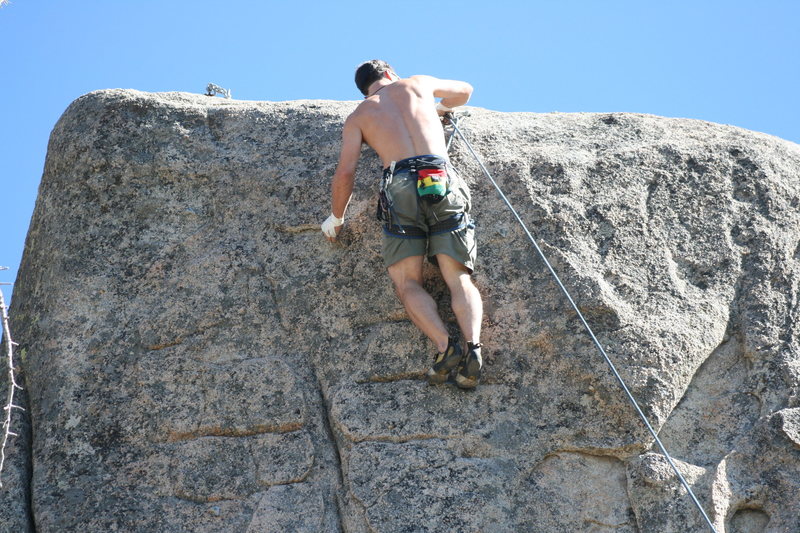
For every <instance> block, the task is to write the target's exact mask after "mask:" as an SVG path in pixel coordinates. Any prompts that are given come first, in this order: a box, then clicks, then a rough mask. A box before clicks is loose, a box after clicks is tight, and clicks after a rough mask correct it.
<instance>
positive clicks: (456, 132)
mask: <svg viewBox="0 0 800 533" xmlns="http://www.w3.org/2000/svg"><path fill="white" fill-rule="evenodd" d="M445 117H446V118H447V120H448V121H449V123H450V124H451V125H452V126H453V133H452V134H451V135H450V139H449V140H448V142H447V147H448V151H449V147H450V143H451V142H452V140H453V137H455V136H456V135H458V136H459V137H460V138H461V140H462V141H463V142H464V145H465V146H466V147H467V150H469V152H470V153H471V154H472V156H473V157H474V158H475V161H477V163H478V165H479V166H480V167H481V170H483V173H484V174H485V175H486V177H487V178H489V181H491V182H492V185H494V188H495V189H497V192H498V193H499V194H500V197H501V198H502V199H503V201H504V202H505V203H506V205H507V206H508V208H509V209H510V210H511V212H512V213H513V214H514V217H516V219H517V222H519V224H520V226H522V229H523V230H524V231H525V234H526V235H527V236H528V239H530V241H531V244H532V245H533V247H534V248H535V249H536V252H538V254H539V257H540V258H541V259H542V261H543V262H544V264H545V266H546V267H547V269H548V270H549V271H550V274H551V275H552V276H553V278H554V279H555V281H556V283H557V284H558V286H559V288H561V291H562V292H563V293H564V296H566V297H567V300H569V303H570V304H571V305H572V308H573V309H574V310H575V313H577V315H578V318H580V321H581V323H583V326H584V328H585V329H586V332H587V333H588V334H589V336H590V337H591V338H592V341H593V342H594V344H595V346H596V347H597V349H598V351H599V352H600V353H601V354H602V356H603V358H604V359H605V361H606V363H608V366H609V368H611V372H612V373H613V374H614V377H616V378H617V381H618V382H619V384H620V386H621V387H622V390H623V391H625V394H626V395H627V397H628V399H629V400H630V402H631V403H632V404H633V407H634V408H635V409H636V412H637V413H638V414H639V417H640V418H641V419H642V421H643V422H644V425H645V426H647V430H648V431H649V432H650V435H652V437H653V438H654V439H655V442H656V444H657V445H658V447H659V449H660V450H661V453H663V454H664V457H665V458H666V460H667V462H668V463H669V465H670V466H671V467H672V470H673V471H674V472H675V474H676V475H677V476H678V479H679V480H680V482H681V484H682V485H683V487H684V488H685V489H686V491H687V492H688V493H689V496H690V497H691V499H692V501H693V502H694V504H695V506H697V509H698V510H699V511H700V514H701V515H703V518H704V519H705V522H706V524H708V527H709V528H710V529H711V531H713V532H714V533H717V530H716V529H715V528H714V524H712V523H711V519H709V517H708V515H707V514H706V512H705V510H704V509H703V506H702V505H701V504H700V501H699V500H698V499H697V497H696V496H695V494H694V492H693V491H692V489H691V487H690V486H689V483H687V481H686V479H685V478H684V477H683V475H682V474H681V472H680V470H678V467H677V466H676V465H675V462H674V461H673V460H672V456H670V454H669V453H668V452H667V449H666V448H665V447H664V444H663V443H662V442H661V439H659V438H658V435H657V434H656V432H655V430H654V429H653V426H652V425H650V421H649V420H648V419H647V416H645V414H644V412H642V409H641V408H640V407H639V404H638V402H637V401H636V399H635V398H634V397H633V394H631V391H630V389H628V386H627V385H626V384H625V381H624V380H623V379H622V376H620V374H619V372H617V369H616V367H615V366H614V363H613V362H612V361H611V358H610V357H609V356H608V354H607V353H606V351H605V349H603V346H602V345H601V344H600V341H598V340H597V337H596V336H595V334H594V332H593V331H592V328H591V327H590V326H589V323H588V322H586V319H585V318H584V316H583V313H581V311H580V309H578V306H577V305H576V304H575V301H574V300H573V299H572V296H570V294H569V291H567V289H566V287H565V286H564V284H563V283H562V282H561V279H560V278H559V277H558V274H556V271H555V270H554V269H553V267H552V266H551V265H550V262H549V261H548V260H547V257H545V255H544V252H542V249H541V248H540V247H539V245H538V244H537V242H536V239H534V238H533V235H531V232H530V231H528V227H527V226H526V225H525V223H524V222H523V221H522V219H521V218H520V216H519V214H517V211H516V210H515V209H514V207H513V206H512V205H511V202H509V200H508V198H507V197H506V195H505V194H504V193H503V191H502V189H501V188H500V186H499V185H498V184H497V182H496V181H495V180H494V178H492V175H491V174H489V171H488V170H487V169H486V166H485V165H484V164H483V162H482V161H481V159H480V158H479V157H478V155H477V154H476V153H475V150H473V149H472V145H470V143H469V141H467V139H466V137H464V134H463V133H462V132H461V129H460V128H459V127H458V119H457V118H456V117H455V116H453V114H452V113H447V114H446V115H445Z"/></svg>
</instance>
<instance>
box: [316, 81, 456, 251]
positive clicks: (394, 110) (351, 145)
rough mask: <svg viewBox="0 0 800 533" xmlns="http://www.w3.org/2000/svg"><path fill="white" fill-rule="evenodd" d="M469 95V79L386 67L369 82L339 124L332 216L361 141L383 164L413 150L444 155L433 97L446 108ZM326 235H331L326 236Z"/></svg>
mask: <svg viewBox="0 0 800 533" xmlns="http://www.w3.org/2000/svg"><path fill="white" fill-rule="evenodd" d="M471 94H472V86H471V85H470V84H469V83H466V82H463V81H456V80H441V79H439V78H434V77H433V76H411V77H410V78H405V79H401V78H400V77H399V76H397V75H396V74H394V72H387V73H385V75H384V77H382V78H381V79H379V80H378V81H375V82H374V83H372V84H371V85H370V86H369V90H368V92H367V95H366V100H364V102H362V103H361V104H359V106H358V107H357V108H356V110H355V111H353V113H351V114H350V116H349V117H347V120H345V123H344V128H343V129H342V149H341V152H340V154H339V164H338V165H337V166H336V173H335V174H334V176H333V183H332V186H331V188H332V192H333V194H332V196H333V198H332V204H333V205H332V207H333V209H332V212H333V215H334V216H335V217H338V218H343V217H344V212H345V210H346V209H347V204H348V203H349V202H350V196H351V194H352V192H353V178H354V176H355V173H356V166H357V165H358V160H359V158H360V157H361V145H362V143H364V142H366V143H367V144H368V145H369V146H370V147H371V148H372V149H373V150H375V151H376V152H377V153H378V156H379V157H380V158H381V161H382V162H383V166H384V167H386V166H389V164H390V163H391V162H392V161H400V160H402V159H406V158H408V157H414V156H417V155H427V154H435V155H439V156H442V157H446V156H447V154H446V145H445V141H444V134H443V132H442V125H441V123H440V122H439V116H438V113H437V111H436V101H435V100H434V99H435V98H441V99H442V100H441V104H442V105H444V106H446V107H456V106H460V105H464V104H465V103H467V101H468V100H469V97H470V95H471ZM338 228H339V227H338V226H337V228H336V231H337V232H338ZM328 238H329V239H331V240H334V239H335V237H331V236H330V235H328Z"/></svg>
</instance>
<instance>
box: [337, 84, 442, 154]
mask: <svg viewBox="0 0 800 533" xmlns="http://www.w3.org/2000/svg"><path fill="white" fill-rule="evenodd" d="M435 81H436V80H434V79H432V78H429V77H427V76H413V77H411V78H408V79H404V80H398V81H396V82H394V83H391V84H389V85H385V86H382V87H381V88H380V89H379V90H378V91H377V93H375V94H374V95H372V96H370V97H368V98H367V99H366V100H365V101H364V102H363V103H361V105H359V106H358V108H357V109H356V110H355V112H353V114H352V116H351V120H353V121H354V122H355V124H356V125H357V126H358V128H359V129H360V130H361V133H362V136H363V139H364V141H365V142H366V143H367V144H368V145H370V146H371V147H372V149H373V150H375V151H376V152H377V153H378V156H379V157H380V158H381V161H382V162H383V166H384V167H386V166H388V165H389V163H390V162H391V161H400V160H401V159H406V158H409V157H413V156H416V155H423V154H441V155H445V152H446V149H445V142H444V136H443V135H442V125H441V122H440V121H439V115H438V114H437V113H436V108H435V106H436V102H435V101H434V91H433V89H434V88H435V83H434V82H435Z"/></svg>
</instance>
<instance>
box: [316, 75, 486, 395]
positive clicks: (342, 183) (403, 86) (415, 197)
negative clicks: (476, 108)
mask: <svg viewBox="0 0 800 533" xmlns="http://www.w3.org/2000/svg"><path fill="white" fill-rule="evenodd" d="M355 81H356V86H357V87H358V89H359V90H360V91H361V92H362V93H363V94H364V101H363V102H361V103H360V104H359V105H358V107H357V108H356V110H355V111H353V113H351V114H350V116H348V117H347V119H346V120H345V123H344V127H343V130H342V148H341V153H340V155H339V162H338V165H337V167H336V172H335V174H334V176H333V180H332V183H331V197H332V198H331V204H332V208H331V211H332V212H331V215H330V216H329V217H328V218H327V219H326V220H325V222H323V224H322V232H323V233H324V234H325V236H326V237H327V238H328V240H329V241H331V242H334V241H335V240H336V238H337V236H338V234H339V232H340V231H341V229H342V226H343V224H344V215H345V211H346V210H347V205H348V203H349V202H350V197H351V195H352V192H353V184H354V177H355V172H356V166H357V164H358V159H359V157H360V155H361V145H362V143H367V144H368V145H369V146H370V147H371V148H372V149H373V150H375V152H377V154H378V156H379V157H380V159H381V162H382V163H383V178H382V180H381V187H380V193H379V205H378V216H379V219H380V220H381V221H382V223H383V245H382V248H383V260H384V264H385V266H386V267H387V269H388V272H389V277H390V278H391V280H392V283H393V284H394V288H395V291H396V293H397V295H398V297H399V298H400V301H401V302H402V303H403V306H404V307H405V310H406V312H407V313H408V316H409V317H410V318H411V321H412V322H413V323H414V324H415V325H416V326H417V327H418V328H419V329H420V330H421V331H422V332H423V333H424V334H425V335H426V336H427V337H428V338H429V339H430V340H431V341H432V342H433V343H434V344H435V345H436V349H437V353H436V354H435V355H434V361H433V365H432V366H431V368H430V369H429V370H428V371H427V374H426V376H427V379H428V381H429V382H430V383H443V382H445V381H446V380H447V379H448V377H449V375H450V373H451V372H454V373H455V381H456V385H458V386H459V387H461V388H474V387H475V386H477V385H478V382H479V381H480V377H481V369H482V366H483V360H482V358H481V346H482V345H481V343H480V329H481V319H482V317H483V302H482V300H481V295H480V293H479V292H478V289H477V288H476V287H475V285H474V284H473V282H472V278H471V274H472V270H473V268H474V265H475V257H476V247H475V236H474V225H473V224H472V222H471V221H470V218H469V212H470V207H471V197H470V191H469V189H468V187H467V184H466V183H465V182H464V180H463V179H462V178H461V177H460V176H459V175H458V174H457V173H456V172H455V170H454V169H453V167H452V165H450V162H449V160H448V157H447V147H446V144H445V139H444V131H443V128H442V124H441V118H440V117H441V116H443V115H445V114H446V113H449V112H450V111H451V110H452V108H454V107H457V106H461V105H464V104H466V103H467V101H468V100H469V98H470V96H471V95H472V86H471V85H470V84H469V83H466V82H463V81H455V80H442V79H437V78H434V77H432V76H411V77H409V78H400V77H399V76H398V75H397V74H396V73H395V71H394V69H393V68H392V67H391V66H390V65H389V64H388V63H386V62H385V61H381V60H377V59H375V60H371V61H366V62H364V63H362V64H361V65H359V66H358V68H357V69H356V75H355ZM437 98H441V101H439V102H438V103H437V101H436V99H437ZM426 255H427V256H428V257H429V260H430V261H431V262H432V263H434V264H437V265H438V267H439V270H440V271H441V274H442V278H443V279H444V281H445V283H446V284H447V286H448V288H449V290H450V293H451V299H452V307H453V313H454V314H455V316H456V319H457V321H458V325H459V328H460V329H461V333H462V335H463V336H464V340H465V341H466V351H464V350H463V349H462V345H461V343H460V342H459V338H458V337H454V336H451V335H450V334H449V332H448V330H447V328H446V327H445V325H444V322H443V321H442V319H441V317H440V316H439V313H438V310H437V307H436V302H435V301H434V299H433V298H432V297H431V295H430V294H429V293H428V292H427V291H426V290H425V289H424V288H423V286H422V283H423V279H422V264H423V259H424V257H425V256H426Z"/></svg>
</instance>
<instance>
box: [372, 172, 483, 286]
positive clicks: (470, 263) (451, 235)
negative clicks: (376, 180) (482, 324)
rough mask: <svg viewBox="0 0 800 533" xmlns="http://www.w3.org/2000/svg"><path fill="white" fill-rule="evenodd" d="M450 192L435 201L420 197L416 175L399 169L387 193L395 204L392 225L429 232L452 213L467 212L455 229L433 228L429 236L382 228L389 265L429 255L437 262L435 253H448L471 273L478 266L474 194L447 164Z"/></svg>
mask: <svg viewBox="0 0 800 533" xmlns="http://www.w3.org/2000/svg"><path fill="white" fill-rule="evenodd" d="M447 174H448V192H447V195H446V196H445V197H444V199H443V200H441V201H439V202H437V203H435V204H432V203H429V202H427V201H425V200H420V199H419V196H418V195H417V182H416V178H415V176H414V175H413V174H411V172H409V171H408V170H407V169H404V170H400V171H396V172H395V174H394V176H393V177H392V179H391V183H390V184H389V187H388V191H387V193H388V196H389V198H391V200H392V202H393V206H394V213H393V214H392V215H391V222H392V223H393V225H395V226H396V225H398V224H399V225H401V226H413V227H416V228H419V229H420V230H422V231H423V232H425V233H426V234H427V233H429V232H430V229H431V228H432V227H434V225H435V224H440V223H441V222H442V221H445V220H447V219H449V218H451V217H453V215H457V214H459V213H463V214H464V215H465V216H464V218H463V220H462V223H461V224H460V226H462V227H460V228H459V229H456V230H455V231H443V232H437V231H435V230H436V228H435V227H434V232H433V234H431V235H427V237H426V236H402V235H401V236H398V235H397V232H396V231H391V232H390V231H389V230H387V228H386V226H385V225H384V231H383V262H384V265H386V267H389V266H391V265H393V264H395V263H396V262H398V261H400V260H401V259H405V258H406V257H412V256H418V255H427V256H428V259H429V260H430V261H431V262H432V263H434V264H436V255H437V254H445V255H448V256H450V257H452V258H453V259H455V260H456V261H458V262H459V263H461V264H462V265H464V266H465V267H467V269H468V270H469V272H470V273H472V271H473V269H474V268H475V259H476V256H477V247H476V244H475V229H474V225H473V224H472V221H471V219H469V217H468V216H466V215H468V214H469V211H470V208H471V207H472V197H471V195H470V192H469V188H468V187H467V184H466V182H464V180H463V179H462V178H461V177H460V176H459V175H458V174H457V173H456V172H455V170H454V169H453V167H452V166H450V165H447Z"/></svg>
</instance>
